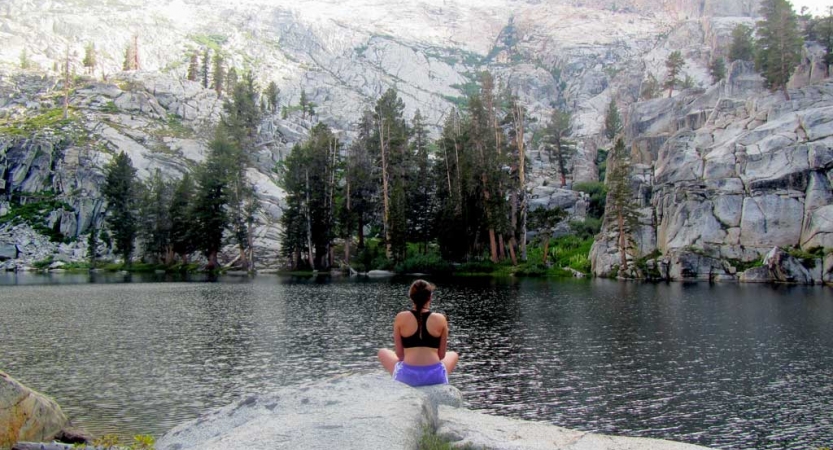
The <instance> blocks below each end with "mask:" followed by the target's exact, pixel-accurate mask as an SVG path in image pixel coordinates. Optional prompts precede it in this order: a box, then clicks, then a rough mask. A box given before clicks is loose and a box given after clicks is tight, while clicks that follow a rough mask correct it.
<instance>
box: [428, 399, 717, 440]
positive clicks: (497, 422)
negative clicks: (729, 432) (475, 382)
mask: <svg viewBox="0 0 833 450" xmlns="http://www.w3.org/2000/svg"><path fill="white" fill-rule="evenodd" d="M439 411H440V417H441V421H440V428H439V429H438V430H437V434H438V435H439V436H441V437H443V438H445V439H448V440H449V441H451V442H452V444H453V445H455V446H458V447H463V446H469V447H471V448H484V449H490V450H534V449H564V450H579V449H594V450H637V449H640V450H659V449H667V450H695V449H702V448H704V447H700V446H698V445H691V444H682V443H679V442H670V441H661V440H658V439H645V438H623V437H614V436H605V435H601V434H594V433H586V432H582V431H576V430H570V429H567V428H561V427H556V426H554V425H550V424H545V423H538V422H530V421H526V420H516V419H510V418H507V417H499V416H490V415H487V414H481V413H477V412H475V411H469V410H467V409H464V408H452V407H449V406H441V407H440V410H439Z"/></svg>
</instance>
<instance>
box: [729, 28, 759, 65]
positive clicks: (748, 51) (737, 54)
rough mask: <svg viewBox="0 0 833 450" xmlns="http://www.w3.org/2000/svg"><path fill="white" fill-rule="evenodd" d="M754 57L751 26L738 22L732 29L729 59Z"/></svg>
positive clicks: (748, 59) (739, 59) (749, 58)
mask: <svg viewBox="0 0 833 450" xmlns="http://www.w3.org/2000/svg"><path fill="white" fill-rule="evenodd" d="M754 59H755V43H754V41H753V40H752V28H749V27H748V26H746V25H744V24H742V23H740V24H738V25H736V26H735V28H734V29H733V30H732V43H731V44H730V45H729V61H733V62H734V61H752V60H754Z"/></svg>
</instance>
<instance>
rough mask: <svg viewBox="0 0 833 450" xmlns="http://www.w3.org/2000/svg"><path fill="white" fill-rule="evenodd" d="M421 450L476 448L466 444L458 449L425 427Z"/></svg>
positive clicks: (419, 447)
mask: <svg viewBox="0 0 833 450" xmlns="http://www.w3.org/2000/svg"><path fill="white" fill-rule="evenodd" d="M417 448H418V449H419V450H453V449H466V450H474V449H475V448H476V447H474V446H473V445H471V444H466V445H464V446H462V447H458V446H456V445H452V443H451V441H450V440H448V439H445V438H442V437H440V436H437V433H435V432H433V431H431V429H430V428H428V427H425V428H423V430H422V436H421V437H420V439H419V444H418V446H417Z"/></svg>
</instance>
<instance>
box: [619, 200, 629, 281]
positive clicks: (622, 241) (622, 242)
mask: <svg viewBox="0 0 833 450" xmlns="http://www.w3.org/2000/svg"><path fill="white" fill-rule="evenodd" d="M616 221H617V222H618V225H619V258H620V262H621V265H620V269H619V272H620V273H623V272H626V271H627V270H628V255H627V249H626V248H625V246H626V245H627V241H628V240H627V237H626V236H625V215H624V214H623V213H622V211H621V210H620V211H619V212H618V214H617V215H616Z"/></svg>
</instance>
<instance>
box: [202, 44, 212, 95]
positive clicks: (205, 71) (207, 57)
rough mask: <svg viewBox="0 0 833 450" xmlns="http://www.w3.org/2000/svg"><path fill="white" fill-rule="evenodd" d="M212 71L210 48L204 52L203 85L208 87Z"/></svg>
mask: <svg viewBox="0 0 833 450" xmlns="http://www.w3.org/2000/svg"><path fill="white" fill-rule="evenodd" d="M210 73H211V54H210V53H209V50H208V48H206V49H205V50H204V51H203V54H202V87H204V88H206V89H208V76H209V75H210Z"/></svg>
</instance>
